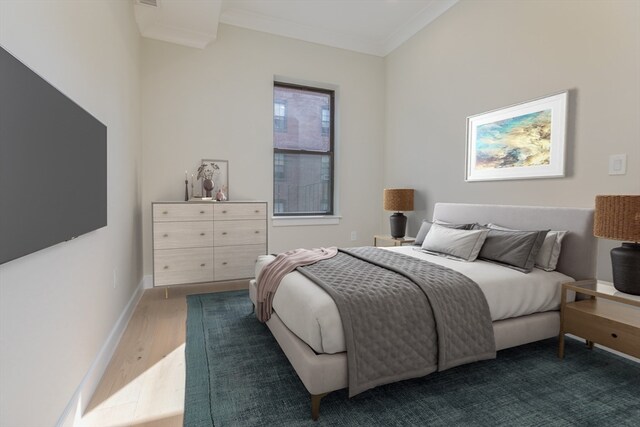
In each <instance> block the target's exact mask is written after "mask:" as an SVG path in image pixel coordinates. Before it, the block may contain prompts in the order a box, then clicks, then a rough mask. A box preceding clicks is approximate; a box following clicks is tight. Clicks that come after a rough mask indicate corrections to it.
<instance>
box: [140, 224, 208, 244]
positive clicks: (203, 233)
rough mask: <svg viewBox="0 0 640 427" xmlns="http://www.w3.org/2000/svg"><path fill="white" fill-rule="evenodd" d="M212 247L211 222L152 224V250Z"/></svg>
mask: <svg viewBox="0 0 640 427" xmlns="http://www.w3.org/2000/svg"><path fill="white" fill-rule="evenodd" d="M207 246H213V221H183V222H158V223H154V224H153V248H154V249H176V248H202V247H207Z"/></svg>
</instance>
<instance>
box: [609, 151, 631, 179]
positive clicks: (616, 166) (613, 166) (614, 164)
mask: <svg viewBox="0 0 640 427" xmlns="http://www.w3.org/2000/svg"><path fill="white" fill-rule="evenodd" d="M626 173H627V155H626V154H612V155H610V156H609V175H624V174H626Z"/></svg>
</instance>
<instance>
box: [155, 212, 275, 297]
mask: <svg viewBox="0 0 640 427" xmlns="http://www.w3.org/2000/svg"><path fill="white" fill-rule="evenodd" d="M151 211H152V215H153V284H154V286H169V285H179V284H188V283H200V282H215V281H224V280H236V279H246V278H250V277H253V274H254V267H255V261H256V259H257V258H258V255H264V254H266V253H267V203H266V202H156V203H153V204H152V209H151Z"/></svg>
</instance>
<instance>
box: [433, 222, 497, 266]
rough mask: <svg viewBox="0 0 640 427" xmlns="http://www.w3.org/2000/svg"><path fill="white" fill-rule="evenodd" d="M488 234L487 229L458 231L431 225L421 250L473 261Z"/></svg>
mask: <svg viewBox="0 0 640 427" xmlns="http://www.w3.org/2000/svg"><path fill="white" fill-rule="evenodd" d="M488 233H489V230H488V229H483V230H459V229H455V228H449V227H446V226H442V225H439V224H432V225H431V228H430V229H429V232H428V233H427V236H426V237H425V238H424V242H422V249H423V250H425V251H427V252H433V253H436V254H443V255H447V256H452V257H455V258H460V259H463V260H465V261H475V259H476V258H477V257H478V253H479V252H480V248H482V244H483V243H484V241H485V239H486V237H487V234H488Z"/></svg>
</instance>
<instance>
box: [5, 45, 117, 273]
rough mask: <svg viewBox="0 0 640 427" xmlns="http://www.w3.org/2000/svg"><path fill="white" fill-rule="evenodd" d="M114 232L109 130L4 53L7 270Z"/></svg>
mask: <svg viewBox="0 0 640 427" xmlns="http://www.w3.org/2000/svg"><path fill="white" fill-rule="evenodd" d="M106 225H107V127H106V126H105V125H104V124H102V123H100V121H99V120H97V119H96V118H95V117H93V116H92V115H91V114H89V113H88V112H87V111H85V110H84V109H83V108H82V107H80V106H79V105H78V104H76V103H75V102H73V101H72V100H71V99H69V98H68V97H66V96H65V95H64V94H63V93H61V92H60V91H59V90H57V89H56V88H55V87H53V86H52V85H51V84H49V83H47V82H46V81H45V80H44V79H43V78H42V77H40V76H39V75H37V74H36V73H35V72H33V71H31V70H30V69H29V68H28V67H27V66H25V65H24V64H23V63H22V62H20V61H19V60H18V59H16V58H15V57H14V56H12V55H11V54H10V53H9V52H7V51H6V50H5V49H3V48H2V47H0V264H2V263H6V262H8V261H11V260H14V259H16V258H19V257H22V256H24V255H27V254H30V253H33V252H36V251H39V250H41V249H44V248H47V247H49V246H53V245H55V244H57V243H61V242H64V241H67V240H71V239H73V238H75V237H78V236H80V235H82V234H85V233H88V232H90V231H93V230H96V229H98V228H101V227H104V226H106Z"/></svg>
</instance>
